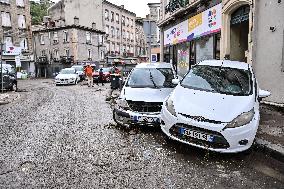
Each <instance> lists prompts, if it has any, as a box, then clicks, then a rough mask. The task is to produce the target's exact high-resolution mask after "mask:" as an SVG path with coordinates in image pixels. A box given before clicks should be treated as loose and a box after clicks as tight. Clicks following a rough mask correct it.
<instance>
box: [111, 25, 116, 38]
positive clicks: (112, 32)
mask: <svg viewBox="0 0 284 189" xmlns="http://www.w3.org/2000/svg"><path fill="white" fill-rule="evenodd" d="M110 33H111V37H113V38H114V37H115V31H114V27H111V28H110Z"/></svg>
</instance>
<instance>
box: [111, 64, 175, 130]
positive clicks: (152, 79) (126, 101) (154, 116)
mask: <svg viewBox="0 0 284 189" xmlns="http://www.w3.org/2000/svg"><path fill="white" fill-rule="evenodd" d="M173 79H175V74H174V71H173V69H172V66H171V64H169V63H141V64H139V65H137V66H136V67H135V68H134V69H133V70H132V71H131V73H130V74H129V76H128V78H127V80H126V82H125V84H124V87H123V88H122V91H121V94H120V97H119V99H118V100H117V103H116V106H115V108H114V110H113V118H114V121H115V122H116V123H117V124H119V125H124V126H130V125H149V126H159V125H160V112H161V109H162V105H163V102H164V100H165V98H166V97H167V96H168V95H169V94H170V93H171V92H172V91H173V89H174V88H175V86H176V85H174V84H173V83H172V80H173Z"/></svg>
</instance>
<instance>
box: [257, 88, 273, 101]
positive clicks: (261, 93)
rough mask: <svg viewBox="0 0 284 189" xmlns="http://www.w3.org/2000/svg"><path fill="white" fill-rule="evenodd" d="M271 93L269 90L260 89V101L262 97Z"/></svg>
mask: <svg viewBox="0 0 284 189" xmlns="http://www.w3.org/2000/svg"><path fill="white" fill-rule="evenodd" d="M270 95H271V93H270V92H269V91H265V90H262V89H259V94H258V101H259V102H260V101H261V100H262V99H264V98H266V97H269V96H270Z"/></svg>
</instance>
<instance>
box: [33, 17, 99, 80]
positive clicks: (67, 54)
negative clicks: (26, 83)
mask: <svg viewBox="0 0 284 189" xmlns="http://www.w3.org/2000/svg"><path fill="white" fill-rule="evenodd" d="M76 23H77V22H76ZM104 34H105V32H103V31H101V30H97V29H95V28H89V27H85V26H80V25H77V24H73V25H65V26H59V27H50V28H44V29H40V30H36V31H33V38H34V46H35V59H36V76H37V77H52V76H53V75H54V73H56V72H59V71H60V70H61V69H62V68H66V67H71V66H72V65H74V64H86V63H95V64H96V65H97V66H98V65H99V61H100V60H102V59H103V58H104V57H103V55H104V47H103V40H104Z"/></svg>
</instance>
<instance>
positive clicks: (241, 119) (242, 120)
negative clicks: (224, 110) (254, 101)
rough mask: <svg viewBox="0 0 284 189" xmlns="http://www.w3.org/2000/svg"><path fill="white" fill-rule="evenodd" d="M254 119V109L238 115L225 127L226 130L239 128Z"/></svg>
mask: <svg viewBox="0 0 284 189" xmlns="http://www.w3.org/2000/svg"><path fill="white" fill-rule="evenodd" d="M253 117H254V109H252V110H250V111H249V112H245V113H242V114H241V115H239V116H238V117H236V118H235V119H233V121H231V122H230V123H229V124H228V125H227V126H226V127H225V129H226V128H236V127H241V126H243V125H246V124H248V123H249V122H251V120H252V119H253Z"/></svg>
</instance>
